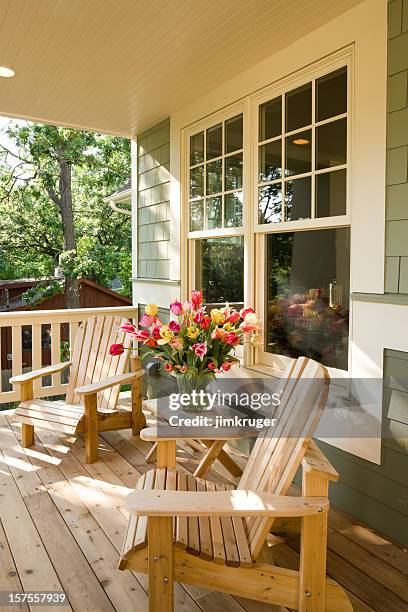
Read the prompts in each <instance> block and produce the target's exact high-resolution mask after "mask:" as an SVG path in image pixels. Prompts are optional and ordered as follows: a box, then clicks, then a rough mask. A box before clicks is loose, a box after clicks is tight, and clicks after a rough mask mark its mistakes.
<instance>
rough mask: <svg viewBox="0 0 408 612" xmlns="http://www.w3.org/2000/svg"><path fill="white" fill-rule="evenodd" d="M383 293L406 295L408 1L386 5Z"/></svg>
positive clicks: (407, 225)
mask: <svg viewBox="0 0 408 612" xmlns="http://www.w3.org/2000/svg"><path fill="white" fill-rule="evenodd" d="M387 107H388V121H387V123H388V129H387V194H386V251H385V253H386V258H385V291H386V292H388V293H408V0H392V1H391V2H390V3H389V5H388V101H387Z"/></svg>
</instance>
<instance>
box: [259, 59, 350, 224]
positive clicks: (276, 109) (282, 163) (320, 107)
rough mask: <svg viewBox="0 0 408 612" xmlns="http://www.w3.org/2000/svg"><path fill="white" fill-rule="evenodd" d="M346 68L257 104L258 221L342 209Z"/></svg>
mask: <svg viewBox="0 0 408 612" xmlns="http://www.w3.org/2000/svg"><path fill="white" fill-rule="evenodd" d="M346 184H347V67H343V68H340V69H338V70H335V71H334V72H331V73H330V74H327V75H325V76H323V77H320V78H317V79H313V80H311V81H310V82H309V83H306V84H305V85H302V86H301V87H297V88H295V89H292V90H290V91H287V92H283V93H282V94H281V95H279V96H277V97H275V98H273V99H272V100H268V101H267V102H264V103H263V104H261V105H260V106H259V109H258V223H259V224H261V225H264V224H269V223H281V222H285V221H301V220H305V219H314V218H321V217H333V216H341V215H345V214H346V209H347V207H346V195H347V194H346Z"/></svg>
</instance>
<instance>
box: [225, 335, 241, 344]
mask: <svg viewBox="0 0 408 612" xmlns="http://www.w3.org/2000/svg"><path fill="white" fill-rule="evenodd" d="M223 340H224V342H226V344H231V346H235V345H237V344H239V336H237V334H236V333H235V332H229V333H228V334H225V336H224V338H223Z"/></svg>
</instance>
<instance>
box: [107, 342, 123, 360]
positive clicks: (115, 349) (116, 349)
mask: <svg viewBox="0 0 408 612" xmlns="http://www.w3.org/2000/svg"><path fill="white" fill-rule="evenodd" d="M124 350H125V347H124V346H123V344H112V345H111V347H110V349H109V354H110V355H112V356H113V357H116V355H121V354H122V353H123V352H124Z"/></svg>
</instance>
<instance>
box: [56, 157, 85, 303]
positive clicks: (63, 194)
mask: <svg viewBox="0 0 408 612" xmlns="http://www.w3.org/2000/svg"><path fill="white" fill-rule="evenodd" d="M59 183H60V198H61V199H60V210H61V218H62V227H63V235H64V251H73V252H74V253H73V255H76V250H77V245H76V238H75V228H74V213H73V210H72V191H71V165H70V164H69V163H68V162H66V161H61V162H60V181H59ZM65 296H66V299H67V307H68V308H79V306H80V304H79V289H78V280H77V279H76V278H74V277H70V276H66V278H65Z"/></svg>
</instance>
